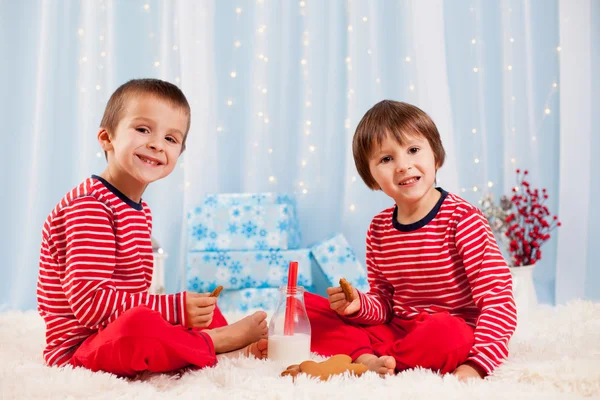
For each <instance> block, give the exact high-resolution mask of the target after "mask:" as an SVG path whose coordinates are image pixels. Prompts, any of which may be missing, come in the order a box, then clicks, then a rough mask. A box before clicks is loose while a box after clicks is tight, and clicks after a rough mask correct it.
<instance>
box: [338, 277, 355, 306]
mask: <svg viewBox="0 0 600 400" xmlns="http://www.w3.org/2000/svg"><path fill="white" fill-rule="evenodd" d="M340 287H341V288H342V290H343V291H344V294H345V295H346V300H348V301H352V300H354V293H353V291H352V285H351V284H350V282H348V281H347V280H346V279H344V278H340Z"/></svg>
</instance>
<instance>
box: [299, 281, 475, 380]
mask: <svg viewBox="0 0 600 400" xmlns="http://www.w3.org/2000/svg"><path fill="white" fill-rule="evenodd" d="M304 300H305V303H306V311H307V313H308V318H309V320H310V326H311V332H312V334H311V351H313V352H315V353H318V354H321V355H324V356H332V355H335V354H347V355H349V356H350V357H352V359H353V360H355V359H356V358H357V357H359V356H361V355H363V354H375V355H377V356H378V357H381V356H392V357H394V359H395V360H396V371H398V372H399V371H403V370H405V369H410V368H415V367H422V368H427V369H431V370H434V371H439V372H440V373H442V374H445V373H450V372H452V371H454V370H455V369H456V367H458V366H459V365H460V364H462V363H464V362H465V361H466V360H467V357H468V355H469V351H470V350H471V348H472V347H473V341H474V337H473V328H471V327H470V326H469V325H467V324H466V322H465V321H464V320H463V319H461V318H458V317H453V316H451V315H450V314H449V313H447V312H443V313H436V314H429V313H426V312H422V313H421V314H419V315H418V316H416V317H415V318H413V319H410V320H406V319H401V318H394V319H392V321H391V322H390V323H387V324H382V325H373V326H367V325H353V324H351V323H348V322H346V321H345V320H343V319H342V318H341V317H340V316H339V315H338V314H337V313H336V312H335V311H333V310H331V308H329V301H328V300H327V299H326V298H324V297H321V296H317V295H314V294H311V293H306V294H305V297H304Z"/></svg>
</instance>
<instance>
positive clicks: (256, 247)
mask: <svg viewBox="0 0 600 400" xmlns="http://www.w3.org/2000/svg"><path fill="white" fill-rule="evenodd" d="M254 250H269V245H268V244H267V242H265V241H264V240H259V241H258V242H256V243H255V244H254Z"/></svg>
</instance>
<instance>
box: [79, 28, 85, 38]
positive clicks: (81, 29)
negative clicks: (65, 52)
mask: <svg viewBox="0 0 600 400" xmlns="http://www.w3.org/2000/svg"><path fill="white" fill-rule="evenodd" d="M84 33H85V31H84V30H83V28H79V29H78V30H77V34H78V35H79V36H83V34H84Z"/></svg>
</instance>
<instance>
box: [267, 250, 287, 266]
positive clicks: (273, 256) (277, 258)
mask: <svg viewBox="0 0 600 400" xmlns="http://www.w3.org/2000/svg"><path fill="white" fill-rule="evenodd" d="M267 259H268V260H269V265H279V264H280V263H281V261H282V260H283V257H282V256H281V254H280V253H279V250H275V249H271V250H269V255H268V256H267Z"/></svg>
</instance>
